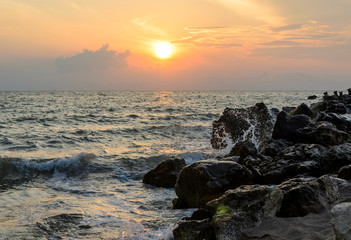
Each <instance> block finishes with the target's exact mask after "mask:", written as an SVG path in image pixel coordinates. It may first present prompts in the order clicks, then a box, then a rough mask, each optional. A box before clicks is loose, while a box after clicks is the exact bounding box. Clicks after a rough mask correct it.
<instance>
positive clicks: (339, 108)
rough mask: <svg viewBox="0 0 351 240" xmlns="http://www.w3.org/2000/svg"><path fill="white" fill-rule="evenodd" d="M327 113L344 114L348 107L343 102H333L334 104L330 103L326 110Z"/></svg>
mask: <svg viewBox="0 0 351 240" xmlns="http://www.w3.org/2000/svg"><path fill="white" fill-rule="evenodd" d="M326 112H328V113H330V112H331V113H338V114H345V113H348V112H349V111H348V108H347V107H346V106H345V104H344V103H340V102H338V103H335V104H330V105H329V106H328V108H327V110H326Z"/></svg>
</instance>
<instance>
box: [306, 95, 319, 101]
mask: <svg viewBox="0 0 351 240" xmlns="http://www.w3.org/2000/svg"><path fill="white" fill-rule="evenodd" d="M307 99H309V100H314V99H317V96H316V95H311V96H308V97H307Z"/></svg>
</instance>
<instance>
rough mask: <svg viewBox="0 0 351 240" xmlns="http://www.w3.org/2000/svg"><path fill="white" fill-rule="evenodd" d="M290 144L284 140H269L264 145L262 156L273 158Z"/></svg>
mask: <svg viewBox="0 0 351 240" xmlns="http://www.w3.org/2000/svg"><path fill="white" fill-rule="evenodd" d="M290 145H291V144H290V143H289V142H288V141H286V140H284V139H277V140H275V139H271V140H269V141H268V142H266V143H264V146H263V150H262V154H263V155H265V156H270V157H275V156H277V155H279V154H280V153H281V152H282V151H283V150H285V149H286V148H287V147H289V146H290Z"/></svg>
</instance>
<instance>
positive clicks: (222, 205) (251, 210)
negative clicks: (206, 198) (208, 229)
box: [206, 185, 283, 240]
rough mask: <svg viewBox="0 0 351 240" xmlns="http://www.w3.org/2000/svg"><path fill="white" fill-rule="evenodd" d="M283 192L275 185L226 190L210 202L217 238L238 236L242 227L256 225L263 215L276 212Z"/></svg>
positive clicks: (271, 214)
mask: <svg viewBox="0 0 351 240" xmlns="http://www.w3.org/2000/svg"><path fill="white" fill-rule="evenodd" d="M282 199H283V194H282V192H281V190H279V189H277V188H270V187H268V186H261V185H251V186H241V187H238V188H236V189H234V190H229V191H227V192H226V193H225V194H224V195H223V196H221V197H220V198H218V199H216V200H213V201H211V202H209V203H208V204H207V205H206V208H207V209H208V210H209V211H210V212H211V214H213V217H212V225H213V228H214V231H215V235H216V239H223V240H227V239H228V240H229V239H240V236H241V232H242V231H243V230H245V229H248V228H252V227H257V226H259V225H260V224H261V222H262V220H263V219H265V218H271V217H273V216H275V215H276V213H277V212H278V210H279V208H280V204H281V201H282Z"/></svg>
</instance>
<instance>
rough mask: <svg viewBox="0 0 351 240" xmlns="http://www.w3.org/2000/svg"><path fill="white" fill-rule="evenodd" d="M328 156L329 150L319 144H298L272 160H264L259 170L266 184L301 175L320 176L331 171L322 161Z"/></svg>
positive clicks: (277, 182)
mask: <svg viewBox="0 0 351 240" xmlns="http://www.w3.org/2000/svg"><path fill="white" fill-rule="evenodd" d="M328 157H329V155H328V150H327V149H326V148H325V147H323V146H321V145H319V144H296V145H294V146H291V147H288V148H286V149H285V150H284V151H282V152H281V154H280V155H279V156H278V157H276V158H275V159H273V160H272V161H269V162H262V163H261V164H260V166H259V170H260V172H261V173H262V175H263V179H264V182H265V183H266V184H279V183H281V182H283V181H284V180H286V179H289V178H293V177H296V176H299V175H307V176H314V177H319V176H321V175H323V174H326V173H328V172H329V170H328V168H324V167H323V166H322V165H321V163H320V162H321V161H322V160H323V159H325V158H328Z"/></svg>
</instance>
